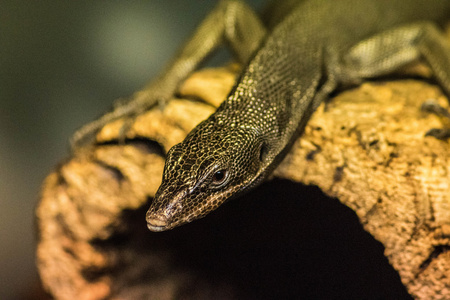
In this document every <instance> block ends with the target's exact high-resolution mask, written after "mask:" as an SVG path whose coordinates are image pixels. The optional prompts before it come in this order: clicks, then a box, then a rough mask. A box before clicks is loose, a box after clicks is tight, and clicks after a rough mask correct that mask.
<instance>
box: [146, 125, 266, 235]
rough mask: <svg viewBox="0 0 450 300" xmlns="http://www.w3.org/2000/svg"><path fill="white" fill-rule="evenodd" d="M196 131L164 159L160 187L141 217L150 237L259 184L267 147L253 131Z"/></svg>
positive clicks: (199, 129)
mask: <svg viewBox="0 0 450 300" xmlns="http://www.w3.org/2000/svg"><path fill="white" fill-rule="evenodd" d="M201 125H203V126H199V127H200V128H199V127H198V128H196V129H194V131H193V132H191V133H190V134H189V135H188V136H187V137H186V139H185V140H184V141H183V142H182V143H180V144H177V145H175V146H174V147H172V148H171V149H170V150H169V152H168V154H167V159H166V163H165V166H164V173H163V179H162V183H161V186H160V187H159V189H158V191H157V192H156V194H155V198H154V199H153V202H152V204H151V206H150V208H149V210H148V212H147V216H146V220H147V226H148V228H149V229H150V230H152V231H164V230H168V229H172V228H174V227H177V226H179V225H182V224H185V223H188V222H191V221H193V220H195V219H199V218H201V217H203V216H205V215H206V214H208V213H209V212H211V211H213V210H215V209H216V208H217V207H219V206H220V205H221V204H222V203H223V202H225V201H226V200H227V199H229V198H230V197H232V196H233V195H235V194H236V193H238V192H240V191H242V190H244V189H247V188H248V187H250V186H253V185H255V184H256V183H258V182H259V181H260V180H261V179H262V178H263V176H261V175H262V173H263V172H262V171H263V168H262V166H263V161H264V160H265V156H267V155H266V153H267V147H266V146H265V143H264V142H263V141H262V139H261V138H259V137H258V134H257V132H256V131H255V130H248V129H247V130H243V129H239V130H235V131H233V132H230V131H229V130H228V131H227V130H208V128H207V127H208V125H207V124H201ZM202 127H203V130H202ZM205 127H206V129H205Z"/></svg>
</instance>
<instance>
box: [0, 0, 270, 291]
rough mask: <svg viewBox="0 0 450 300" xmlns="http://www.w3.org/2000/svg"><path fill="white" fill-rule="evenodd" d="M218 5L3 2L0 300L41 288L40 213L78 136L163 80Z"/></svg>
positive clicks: (0, 48) (0, 49)
mask: <svg viewBox="0 0 450 300" xmlns="http://www.w3.org/2000/svg"><path fill="white" fill-rule="evenodd" d="M252 2H258V3H259V6H261V5H260V3H262V2H264V1H263V0H261V1H252ZM214 3H215V1H212V0H210V1H184V0H176V1H175V0H171V1H68V0H64V1H14V0H11V1H7V0H0V205H1V206H0V214H1V215H0V241H1V242H0V245H1V246H0V270H1V271H0V272H1V273H0V274H1V275H0V298H1V299H18V298H23V297H27V296H26V295H28V294H29V292H28V291H30V290H31V289H32V286H36V282H37V272H36V268H35V264H34V252H35V226H34V209H35V206H36V203H37V200H38V195H39V188H40V185H41V184H42V181H43V179H44V178H45V176H46V175H47V174H48V173H49V172H50V171H51V170H52V169H53V168H54V167H55V165H56V164H57V163H58V162H59V161H61V160H62V159H63V158H64V157H67V155H68V153H69V151H68V149H69V148H68V139H69V137H70V136H71V134H72V133H73V132H74V131H75V130H76V129H77V128H78V127H80V126H81V125H83V124H85V123H87V122H89V121H90V120H93V119H94V118H96V117H97V116H99V115H101V114H102V113H103V112H105V111H106V110H107V109H108V108H109V107H110V106H111V104H112V101H113V100H114V99H117V98H120V97H126V96H128V95H130V94H132V93H133V92H134V91H136V90H138V89H140V88H141V87H142V86H143V85H144V84H145V83H147V82H148V81H149V79H151V78H152V77H153V76H155V74H157V73H158V71H159V70H160V69H161V67H162V66H163V64H164V62H166V61H167V60H168V59H169V58H170V57H171V56H172V55H173V53H174V51H175V50H176V48H177V46H179V45H180V44H181V43H182V41H183V40H184V39H185V38H186V37H187V35H188V34H189V33H190V32H191V31H192V30H193V28H194V27H195V26H196V24H197V23H198V22H199V21H200V20H201V19H202V18H203V16H204V15H205V14H206V13H207V12H208V11H209V10H211V8H212V7H213V6H214Z"/></svg>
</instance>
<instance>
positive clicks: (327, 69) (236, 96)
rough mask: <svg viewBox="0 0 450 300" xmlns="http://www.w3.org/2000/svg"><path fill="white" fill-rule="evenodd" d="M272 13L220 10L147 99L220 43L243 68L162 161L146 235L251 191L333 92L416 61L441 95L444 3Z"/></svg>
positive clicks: (282, 7)
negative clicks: (262, 19) (218, 101)
mask: <svg viewBox="0 0 450 300" xmlns="http://www.w3.org/2000/svg"><path fill="white" fill-rule="evenodd" d="M272 7H273V8H277V7H279V9H278V10H276V11H273V12H272V14H271V15H272V16H274V17H273V18H271V19H269V20H267V21H266V25H267V24H268V25H267V28H265V27H264V26H263V25H262V24H261V23H260V22H259V21H258V18H257V17H256V16H255V15H254V14H253V13H252V12H250V10H249V8H248V7H246V6H245V5H243V4H242V3H241V2H240V1H231V0H230V1H222V2H220V3H219V5H218V8H217V9H216V10H215V11H213V12H212V13H211V15H210V16H209V17H207V18H206V19H205V21H204V23H203V24H201V25H200V27H199V29H198V30H197V32H196V33H195V34H194V36H193V38H192V39H191V40H190V41H188V43H187V44H186V45H185V46H184V49H183V50H182V51H181V54H179V57H178V58H177V59H176V60H175V61H174V62H173V63H172V65H171V66H170V67H169V68H168V69H167V70H166V72H165V75H164V76H162V77H161V78H160V79H159V80H157V83H158V84H157V85H155V86H154V87H155V94H158V95H163V96H162V97H166V96H167V95H168V94H170V93H173V91H174V90H175V88H176V85H177V83H179V82H178V81H180V80H181V79H183V77H186V76H187V74H188V73H189V72H190V71H191V70H192V69H193V68H194V67H195V66H196V65H197V64H198V62H199V61H201V60H202V59H203V57H204V56H206V54H207V52H209V50H211V49H212V48H214V47H216V46H217V44H219V43H220V42H222V41H223V39H224V38H223V37H224V36H225V39H226V40H228V41H229V42H230V44H231V47H232V48H233V49H234V52H235V53H236V54H237V56H238V58H239V59H240V60H241V61H242V62H244V63H245V67H244V69H243V71H242V73H241V75H240V77H239V79H238V81H237V83H236V85H235V86H234V88H233V89H232V91H231V92H230V94H229V96H228V97H227V99H226V100H225V101H224V102H223V103H222V104H221V105H220V107H219V108H218V109H217V111H216V112H215V113H214V114H213V115H211V116H210V117H209V118H208V119H207V120H205V121H203V122H201V123H200V124H199V125H198V126H197V127H196V128H195V129H194V130H193V131H192V132H190V133H189V134H188V136H187V137H186V139H185V140H184V141H183V142H182V143H180V144H178V145H175V146H174V147H173V148H172V149H170V151H169V152H168V155H167V160H166V164H165V167H164V174H163V180H162V184H161V186H160V187H159V189H158V191H157V193H156V195H155V198H154V200H153V203H152V204H151V206H150V209H149V210H148V212H147V216H146V220H147V224H148V228H149V229H150V230H153V231H162V230H167V229H172V228H174V227H176V226H179V225H182V224H184V223H187V222H190V221H192V220H195V219H198V218H200V217H203V216H205V215H206V214H208V213H209V212H211V211H213V210H215V209H216V208H217V207H218V206H220V205H221V204H222V203H223V202H225V201H226V200H227V199H229V198H231V197H235V196H237V195H240V194H241V193H242V192H243V191H246V190H248V189H249V188H251V187H254V186H256V185H257V184H259V183H261V182H262V181H263V180H264V179H265V178H267V176H268V175H269V174H270V173H271V172H272V170H273V169H274V168H275V167H276V166H277V164H278V163H279V162H280V161H281V159H282V158H283V156H284V154H285V153H286V152H287V151H288V149H289V146H290V145H291V144H292V142H293V141H294V140H295V138H296V137H297V133H299V132H300V131H301V130H302V129H303V127H304V125H305V124H306V122H307V121H308V119H309V118H310V116H311V114H312V113H313V112H314V110H315V109H316V108H317V107H318V105H319V104H320V103H321V102H323V100H324V99H326V97H327V96H328V95H329V94H330V93H331V92H332V91H334V90H335V89H336V88H337V87H338V86H340V85H347V84H354V83H358V82H360V81H361V80H363V79H365V78H372V77H377V76H380V75H385V74H388V73H390V72H392V71H395V70H396V69H398V68H400V67H402V66H404V65H406V64H408V63H410V62H412V61H415V60H417V59H419V58H422V59H424V60H425V62H426V63H428V64H429V66H430V67H431V69H432V71H433V72H434V74H435V77H436V80H437V81H438V82H439V83H440V85H441V86H442V88H443V89H444V91H445V92H446V93H447V94H450V76H449V72H450V47H449V46H448V44H447V42H445V41H443V38H442V36H441V34H440V32H439V30H438V29H437V27H436V26H435V24H436V23H435V22H440V21H442V20H443V19H444V18H445V16H446V15H447V13H448V12H450V1H448V0H433V1H429V0H428V1H427V0H414V1H411V0H340V1H332V0H304V1H292V0H287V1H286V0H285V1H284V2H283V3H281V4H279V5H278V4H273V5H272ZM219 17H220V18H223V20H224V21H223V22H222V23H221V22H218V21H217V20H219ZM218 24H219V25H218ZM217 28H219V29H217ZM202 41H203V42H204V44H202ZM204 48H207V50H204ZM186 49H187V50H186ZM200 50H201V51H200ZM200 52H201V54H195V53H200ZM196 55H197V56H196ZM173 78H175V79H173ZM170 80H172V81H170ZM167 82H168V83H167ZM161 91H162V92H161ZM149 102H151V101H149ZM133 105H134V106H133ZM138 106H145V105H143V104H139V103H137V104H136V103H131V104H130V105H128V106H127V107H126V108H125V109H123V110H122V111H123V112H124V113H122V114H129V112H130V111H133V110H136V107H138ZM148 106H150V104H148ZM119 114H120V113H119ZM93 127H95V126H93ZM87 129H89V130H90V129H92V128H87ZM81 135H83V132H82V134H81Z"/></svg>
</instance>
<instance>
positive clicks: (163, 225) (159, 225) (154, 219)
mask: <svg viewBox="0 0 450 300" xmlns="http://www.w3.org/2000/svg"><path fill="white" fill-rule="evenodd" d="M146 220H147V227H148V229H150V230H151V231H156V232H159V231H164V230H167V229H169V228H168V227H169V223H170V222H169V220H168V219H167V218H165V217H164V216H161V215H155V214H152V213H151V212H147V216H146Z"/></svg>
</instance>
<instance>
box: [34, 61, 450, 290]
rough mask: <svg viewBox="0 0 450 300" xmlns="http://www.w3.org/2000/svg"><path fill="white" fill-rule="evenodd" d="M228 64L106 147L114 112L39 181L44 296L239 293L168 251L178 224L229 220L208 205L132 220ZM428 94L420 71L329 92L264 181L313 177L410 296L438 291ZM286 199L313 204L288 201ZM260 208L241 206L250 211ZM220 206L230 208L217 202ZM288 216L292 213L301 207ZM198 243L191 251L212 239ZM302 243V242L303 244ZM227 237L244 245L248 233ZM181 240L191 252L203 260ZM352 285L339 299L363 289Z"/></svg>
mask: <svg viewBox="0 0 450 300" xmlns="http://www.w3.org/2000/svg"><path fill="white" fill-rule="evenodd" d="M236 72H237V68H236V66H230V67H228V68H219V69H214V70H203V71H200V72H198V73H195V74H193V75H192V76H191V77H190V78H189V79H188V80H187V81H186V82H185V83H184V84H183V86H182V87H181V88H180V91H179V96H178V97H176V98H174V99H172V100H171V101H169V103H168V104H167V106H165V107H164V108H160V107H157V108H154V109H152V110H150V111H147V112H145V113H143V114H141V115H139V116H138V117H137V118H136V120H135V121H134V123H133V125H132V128H131V129H130V130H129V131H127V132H126V141H125V143H120V142H118V136H119V131H120V129H121V128H122V126H123V124H124V122H125V120H117V121H115V122H112V123H110V124H107V125H106V126H105V127H104V128H103V129H102V130H101V132H99V134H98V135H97V137H96V144H95V145H94V146H93V147H89V148H85V149H82V150H80V151H77V152H76V153H74V154H73V155H72V156H71V157H70V158H69V159H68V160H66V161H64V162H62V163H61V165H60V166H59V167H58V168H57V169H56V170H55V171H54V172H52V173H51V174H50V175H49V176H48V177H47V179H46V180H45V182H44V184H43V187H42V194H41V201H40V203H39V205H38V207H37V210H36V214H37V220H38V232H39V244H38V248H37V263H38V267H39V272H40V275H41V278H42V282H43V284H44V286H45V288H46V289H47V290H48V291H49V292H50V293H51V294H52V295H53V296H54V297H55V298H58V299H102V298H112V299H137V298H143V299H145V298H147V299H174V298H183V299H212V298H216V299H218V298H223V299H228V298H239V296H240V295H241V294H240V292H239V289H240V288H242V287H240V286H236V285H234V284H233V281H232V280H225V279H223V278H225V277H220V278H219V279H214V280H211V278H208V276H205V275H204V274H209V273H208V272H206V273H205V272H200V271H198V270H193V269H190V268H188V267H186V264H185V263H184V262H183V263H179V262H180V258H179V257H185V256H183V255H185V253H180V252H181V250H179V249H185V248H183V247H186V245H185V244H184V243H187V244H188V243H191V242H192V241H191V240H187V238H185V237H186V236H189V234H188V233H187V232H189V230H198V231H197V232H196V234H197V236H201V235H202V233H204V232H205V230H207V229H204V228H202V227H201V226H202V225H201V224H207V225H205V226H210V227H211V228H212V227H213V228H216V227H214V226H216V225H208V224H209V223H204V222H214V218H218V219H219V222H221V223H226V222H237V221H236V220H230V218H231V217H230V216H229V215H226V217H224V218H222V219H221V217H220V215H218V214H212V215H210V216H207V217H206V218H205V219H203V220H199V221H196V222H194V223H193V224H189V225H186V226H183V227H182V228H178V229H175V230H173V231H171V232H168V233H157V234H155V233H151V232H149V231H148V230H147V229H146V224H145V219H144V217H145V210H146V208H147V207H148V204H149V201H151V198H152V197H153V195H154V194H155V192H156V190H157V187H158V186H159V184H160V180H161V174H162V170H163V165H164V153H165V152H166V151H167V150H168V149H169V148H170V147H171V146H173V145H174V144H176V143H178V142H180V141H182V139H183V138H184V137H185V135H186V134H187V133H188V132H189V131H190V130H191V129H192V128H194V127H195V125H196V124H198V123H199V122H200V121H201V120H203V119H205V118H206V117H207V116H209V115H210V114H211V113H213V112H214V109H215V106H217V105H218V104H219V103H220V101H221V100H222V99H223V98H224V97H225V95H226V94H227V91H228V90H229V89H230V88H231V86H232V84H233V83H234V80H235V75H236ZM143 93H144V95H145V93H146V91H143V92H140V93H139V96H142V95H143ZM429 98H432V99H437V100H439V101H440V102H441V103H442V104H443V105H446V99H445V98H444V96H443V95H442V93H441V91H440V89H439V88H438V87H436V86H434V85H431V84H429V83H426V82H424V81H418V80H401V81H384V82H381V81H379V82H372V83H370V82H368V83H364V84H362V85H361V86H359V87H357V88H354V89H349V90H346V91H343V92H342V93H339V94H338V95H337V96H336V97H334V98H333V99H332V100H331V101H330V102H328V103H327V105H322V106H321V107H320V108H319V110H318V111H317V112H316V113H315V114H314V115H313V117H312V119H311V120H310V121H309V123H308V125H307V127H306V129H305V132H304V134H303V135H302V137H301V138H299V139H298V140H297V141H296V142H295V144H294V146H293V148H292V150H291V151H290V152H289V154H288V155H287V157H286V158H285V159H284V161H283V162H282V164H281V165H280V166H279V167H278V168H277V169H276V171H275V173H274V176H275V177H279V178H284V179H288V180H290V181H296V182H300V183H304V184H306V185H314V186H318V187H319V188H320V189H321V190H322V191H323V192H324V193H325V194H326V195H328V196H330V197H336V198H338V199H339V201H340V202H341V203H343V204H345V205H346V206H348V207H350V208H351V209H352V210H353V211H354V212H356V215H357V216H358V218H359V220H360V222H361V224H362V226H363V227H364V229H365V230H366V231H367V232H369V233H370V234H371V235H372V236H373V237H374V238H375V239H376V240H378V241H379V242H381V243H382V244H383V246H384V254H385V256H386V257H387V258H388V260H389V263H390V264H391V265H392V267H393V268H394V269H395V270H396V271H397V272H398V274H399V275H400V278H401V281H402V283H403V284H404V286H405V287H406V289H407V290H408V292H409V293H410V295H412V296H413V297H414V298H416V299H449V298H450V271H449V270H450V251H449V250H450V199H449V197H450V193H449V191H450V189H449V179H450V178H449V173H450V169H449V166H450V162H449V153H450V152H449V148H448V147H449V146H448V143H447V142H444V141H439V140H437V139H435V138H432V137H424V133H425V132H426V131H427V129H429V128H432V127H441V126H442V124H441V123H440V120H439V119H438V118H437V117H436V116H434V115H429V114H424V113H422V112H420V109H419V107H420V105H421V103H422V102H423V101H424V100H426V99H429ZM265 185H266V186H267V187H268V188H266V190H265V191H264V193H266V194H267V193H269V194H270V189H271V188H272V187H273V185H270V184H265ZM263 189H264V187H263ZM277 193H278V192H277ZM275 195H277V194H275ZM245 197H246V196H244V198H245ZM258 197H259V196H258ZM261 197H263V196H261ZM279 197H280V199H273V201H274V202H280V203H281V201H282V199H281V198H282V197H284V196H282V195H280V196H279ZM238 201H239V200H235V201H233V202H238ZM242 201H243V200H242ZM261 201H262V200H261ZM296 201H298V202H301V203H308V201H311V199H308V198H306V199H305V198H303V197H301V196H298V197H297V198H296ZM318 201H319V200H318ZM261 203H263V202H261ZM261 203H258V204H257V205H254V206H250V207H251V209H252V210H256V209H259V207H258V205H260V204H261ZM320 203H325V202H320ZM228 205H229V206H230V207H232V205H239V204H232V203H231V202H230V204H226V205H224V207H227V206H228ZM324 205H325V204H324ZM223 209H224V210H226V209H227V208H223ZM231 209H232V208H231ZM219 210H222V208H219ZM305 211H306V212H305ZM238 213H239V214H240V215H239V218H240V219H247V218H248V219H249V220H253V219H251V217H250V216H249V215H253V214H254V212H253V211H248V212H245V211H244V212H242V209H239V207H238V208H237V212H236V214H238ZM292 213H293V214H294V215H296V214H297V215H298V216H299V218H302V216H307V214H308V210H307V208H306V209H305V210H303V209H302V211H301V212H295V211H293V212H292ZM265 216H266V217H267V219H266V220H263V219H262V218H263V217H261V218H260V219H259V220H257V221H254V222H253V221H252V222H253V223H255V222H261V223H262V224H264V225H261V226H266V225H265V224H267V223H270V222H272V221H274V220H272V219H271V218H274V217H273V216H272V215H271V214H268V215H265ZM323 216H324V215H322V217H323ZM324 218H325V217H324ZM207 219H208V220H209V221H204V220H207ZM197 222H198V224H200V225H195V224H196V223H197ZM202 222H203V223H202ZM213 224H214V223H213ZM222 225H223V224H222ZM252 225H255V224H252ZM252 225H248V224H247V225H245V226H252ZM227 226H228V225H227ZM229 226H232V225H229ZM245 226H244V225H240V228H239V230H241V231H242V232H243V231H245V228H246V227H245ZM258 226H259V225H258V224H256V225H255V227H254V228H258ZM303 226H305V225H303ZM199 228H201V229H199ZM264 228H265V227H264ZM288 229H289V228H288ZM290 229H292V227H290ZM264 230H266V231H267V230H268V229H264ZM177 232H178V233H177ZM180 232H182V233H183V234H180ZM238 232H239V231H238ZM289 232H290V233H291V236H290V237H289V238H290V239H292V240H295V242H296V243H301V241H302V238H303V236H305V233H304V232H302V231H301V230H300V231H298V233H297V231H295V230H291V231H289ZM292 232H293V233H292ZM267 234H269V233H267ZM267 234H265V235H267ZM279 234H282V233H279ZM286 234H287V233H286ZM234 235H236V234H234ZM237 235H239V234H237ZM180 236H181V237H180ZM212 236H215V235H212ZM219 236H220V234H219ZM262 236H264V235H262ZM221 237H223V236H221ZM177 239H178V241H177ZM199 240H200V241H201V242H199V243H201V245H200V244H199V245H198V247H199V248H200V249H202V248H204V247H209V245H208V243H214V242H215V241H214V240H207V239H206V238H205V239H202V238H199ZM252 241H253V240H252ZM289 241H290V240H289ZM314 242H317V241H315V240H314V237H312V238H311V237H310V238H309V240H308V239H307V242H305V243H314ZM239 243H242V244H244V245H245V247H247V248H246V249H255V248H252V245H251V244H250V242H249V240H244V241H242V240H241V241H240V242H239ZM245 243H248V244H245ZM267 243H270V240H269V241H265V244H267ZM343 243H344V242H343ZM192 247H194V246H192ZM280 247H281V246H280ZM286 247H287V246H286ZM330 247H333V246H332V245H331V246H330ZM189 249H190V248H189ZM193 249H194V250H193V253H194V252H195V253H194V254H193V255H203V254H202V251H201V250H199V249H198V248H195V247H194V248H193ZM332 249H333V248H332ZM186 251H187V250H186ZM186 251H185V252H186ZM216 251H220V250H217V249H216ZM230 251H231V250H227V252H230ZM300 256H301V255H300ZM219 257H226V256H225V254H224V256H219ZM369 259H370V258H369ZM219 260H220V259H219ZM224 260H226V258H224ZM300 260H301V258H300ZM220 263H224V262H217V261H209V262H205V264H211V265H212V266H214V265H215V264H219V265H220ZM255 263H256V264H259V263H260V262H258V261H257V260H256V262H255ZM318 263H319V262H318ZM224 264H225V265H226V264H227V262H225V263H224ZM240 264H241V263H240ZM261 264H263V263H262V262H261ZM180 265H183V266H184V267H180ZM230 265H232V262H230ZM205 268H206V269H208V268H207V267H205ZM211 268H214V267H211ZM218 268H219V267H218ZM230 268H231V267H230ZM299 269H300V268H299ZM229 271H230V273H233V272H236V270H234V269H233V270H229ZM297 271H298V272H301V270H297ZM341 271H342V272H343V273H345V270H341ZM262 272H264V270H263V271H262ZM268 272H270V270H269V271H268ZM327 272H332V271H331V270H328V271H327ZM213 273H214V272H213ZM221 274H222V273H221ZM223 274H224V273H223ZM223 274H222V275H223ZM338 274H340V273H339V272H337V273H336V276H339V275H338ZM235 276H237V275H236V273H235ZM271 276H273V277H276V276H277V275H276V274H272V275H271ZM342 276H345V274H344V275H342ZM274 281H275V282H276V279H274ZM322 284H323V285H324V286H326V285H327V282H322ZM257 286H258V285H257ZM334 292H335V291H334ZM249 293H250V294H252V291H250V292H249ZM330 293H331V292H330ZM335 293H336V292H335ZM352 293H353V294H347V295H359V296H360V297H363V296H361V295H363V294H354V293H356V292H355V291H353V292H352ZM314 295H316V296H317V295H321V294H320V293H319V294H317V293H316V294H314ZM335 295H336V294H335ZM300 296H301V295H299V297H300ZM324 297H325V296H324ZM364 298H370V297H369V296H368V297H364Z"/></svg>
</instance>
